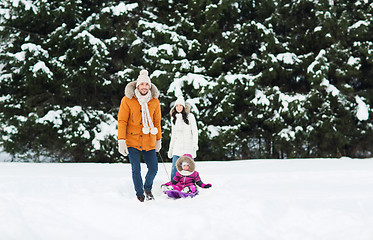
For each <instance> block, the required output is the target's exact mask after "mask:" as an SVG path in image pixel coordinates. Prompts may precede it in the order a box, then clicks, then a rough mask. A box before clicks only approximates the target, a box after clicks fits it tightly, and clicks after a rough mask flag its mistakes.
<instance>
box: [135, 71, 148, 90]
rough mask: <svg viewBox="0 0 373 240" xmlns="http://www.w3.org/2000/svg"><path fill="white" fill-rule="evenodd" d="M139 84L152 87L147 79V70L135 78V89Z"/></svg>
mask: <svg viewBox="0 0 373 240" xmlns="http://www.w3.org/2000/svg"><path fill="white" fill-rule="evenodd" d="M141 83H147V84H149V87H150V88H151V87H152V82H151V81H150V78H149V72H148V71H147V70H141V71H140V75H139V76H138V77H137V81H136V87H138V86H139V85H140V84H141Z"/></svg>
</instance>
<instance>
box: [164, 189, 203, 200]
mask: <svg viewBox="0 0 373 240" xmlns="http://www.w3.org/2000/svg"><path fill="white" fill-rule="evenodd" d="M164 193H165V194H166V195H167V196H168V197H169V198H173V199H179V198H187V197H190V198H193V197H195V196H196V195H197V194H198V190H196V191H195V192H192V193H183V192H181V191H177V190H167V191H164Z"/></svg>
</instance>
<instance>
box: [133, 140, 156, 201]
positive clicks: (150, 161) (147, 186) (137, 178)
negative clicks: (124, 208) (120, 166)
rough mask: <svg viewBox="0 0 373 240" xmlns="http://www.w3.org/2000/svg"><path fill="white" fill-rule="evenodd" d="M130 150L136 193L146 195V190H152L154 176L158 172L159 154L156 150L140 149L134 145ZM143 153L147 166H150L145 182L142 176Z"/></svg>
mask: <svg viewBox="0 0 373 240" xmlns="http://www.w3.org/2000/svg"><path fill="white" fill-rule="evenodd" d="M128 152H129V154H128V158H129V160H130V163H131V168H132V181H133V184H134V187H135V191H136V195H137V196H142V197H144V190H145V192H151V190H152V186H153V181H154V178H155V176H156V175H157V172H158V160H157V155H156V153H155V150H150V151H140V150H138V149H136V148H133V147H130V148H128ZM141 153H142V154H143V157H144V160H145V163H146V166H147V168H148V173H147V174H146V176H145V183H143V181H142V177H141V164H140V156H141Z"/></svg>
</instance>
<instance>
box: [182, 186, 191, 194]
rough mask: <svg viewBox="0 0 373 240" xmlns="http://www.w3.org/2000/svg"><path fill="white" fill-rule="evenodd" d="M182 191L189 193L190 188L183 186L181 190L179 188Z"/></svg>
mask: <svg viewBox="0 0 373 240" xmlns="http://www.w3.org/2000/svg"><path fill="white" fill-rule="evenodd" d="M181 191H182V192H183V193H190V192H191V191H190V188H189V187H185V188H183V190H181Z"/></svg>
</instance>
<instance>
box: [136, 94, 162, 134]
mask: <svg viewBox="0 0 373 240" xmlns="http://www.w3.org/2000/svg"><path fill="white" fill-rule="evenodd" d="M135 96H136V97H137V100H138V101H139V103H140V106H141V117H142V124H143V128H142V132H143V133H144V134H149V132H150V133H151V134H153V135H156V134H157V133H158V128H156V127H154V124H153V121H152V118H151V116H150V113H149V108H148V102H149V101H150V100H151V99H152V94H151V92H150V91H148V93H147V94H146V95H142V94H141V93H140V92H139V90H137V88H136V89H135Z"/></svg>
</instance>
